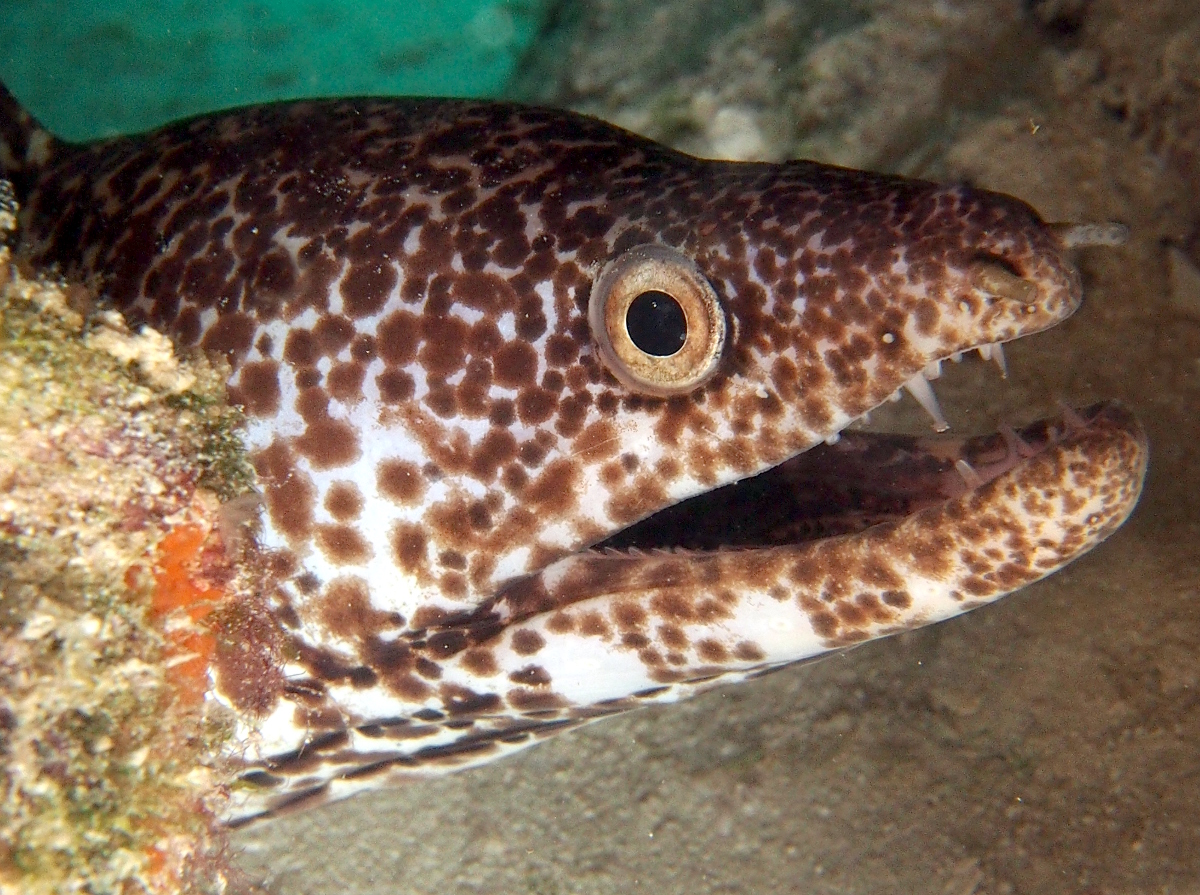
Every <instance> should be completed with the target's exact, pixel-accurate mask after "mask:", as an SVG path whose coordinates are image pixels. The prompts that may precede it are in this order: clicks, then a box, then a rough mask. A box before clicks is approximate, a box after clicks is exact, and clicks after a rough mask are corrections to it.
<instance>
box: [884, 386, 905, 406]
mask: <svg viewBox="0 0 1200 895" xmlns="http://www.w3.org/2000/svg"><path fill="white" fill-rule="evenodd" d="M903 397H904V395H902V394H900V389H896V390H895V391H894V392H892V393H891V394H890V395H888V400H889V401H891V402H892V403H893V404H895V403H896V402H897V401H899V400H900V399H901V398H903Z"/></svg>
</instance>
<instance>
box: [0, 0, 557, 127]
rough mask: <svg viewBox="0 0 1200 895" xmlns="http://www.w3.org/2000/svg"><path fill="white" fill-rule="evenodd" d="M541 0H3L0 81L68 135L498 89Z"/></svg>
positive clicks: (526, 40)
mask: <svg viewBox="0 0 1200 895" xmlns="http://www.w3.org/2000/svg"><path fill="white" fill-rule="evenodd" d="M550 6H551V4H550V3H548V2H545V0H512V2H483V0H455V2H449V0H441V2H438V0H416V2H412V0H408V2H403V0H348V2H347V0H254V2H219V0H153V2H146V0H107V2H97V0H0V78H2V79H3V80H4V82H5V83H6V84H7V85H8V86H9V88H10V89H11V90H12V91H13V93H14V94H16V95H17V96H18V97H19V98H20V99H21V101H22V102H24V103H25V105H26V106H27V108H29V109H30V111H32V112H33V113H34V114H35V115H36V116H37V117H38V118H39V119H40V120H41V121H42V122H43V123H44V124H45V125H46V126H47V127H49V128H50V129H51V130H52V131H54V132H55V133H57V134H59V135H60V136H62V137H65V138H67V139H71V140H86V139H92V138H95V137H101V136H107V135H112V134H117V133H131V132H136V131H140V130H145V129H147V128H150V127H154V126H156V125H159V124H163V123H165V122H167V121H171V120H174V119H177V118H182V117H185V116H187V115H192V114H196V113H199V112H207V111H212V110H214V109H219V108H226V107H229V106H235V105H243V104H246V103H252V102H263V101H266V100H273V99H290V98H295V97H302V96H351V95H355V94H366V93H376V94H397V95H399V94H432V95H442V96H493V95H496V94H498V93H500V92H501V91H502V90H503V89H504V87H505V85H506V84H507V82H508V79H509V78H510V77H511V76H512V74H513V71H514V68H515V66H516V63H517V61H518V60H519V59H520V57H521V54H522V53H523V52H524V51H525V50H526V48H527V47H528V46H529V44H530V43H531V42H532V40H533V38H534V37H535V36H536V34H537V33H538V31H539V30H540V28H541V26H542V23H543V22H544V20H545V17H546V16H547V15H548V8H549V7H550Z"/></svg>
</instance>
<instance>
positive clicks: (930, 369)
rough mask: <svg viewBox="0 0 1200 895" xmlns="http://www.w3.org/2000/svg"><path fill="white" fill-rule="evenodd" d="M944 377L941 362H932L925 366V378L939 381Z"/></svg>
mask: <svg viewBox="0 0 1200 895" xmlns="http://www.w3.org/2000/svg"><path fill="white" fill-rule="evenodd" d="M941 375H942V362H941V361H940V360H934V361H930V362H929V363H927V364H926V365H925V378H926V379H937V378H938V377H939V376H941Z"/></svg>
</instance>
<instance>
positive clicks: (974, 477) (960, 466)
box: [954, 459, 983, 488]
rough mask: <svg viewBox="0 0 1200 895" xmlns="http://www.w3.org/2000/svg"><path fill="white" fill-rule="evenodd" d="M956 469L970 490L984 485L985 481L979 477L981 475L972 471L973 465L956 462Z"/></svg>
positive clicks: (962, 461) (963, 461)
mask: <svg viewBox="0 0 1200 895" xmlns="http://www.w3.org/2000/svg"><path fill="white" fill-rule="evenodd" d="M954 468H955V469H956V470H958V474H959V475H960V476H962V478H963V481H964V482H966V483H967V487H968V488H978V487H979V486H980V485H982V484H983V479H981V478H980V477H979V473H977V472H976V471H975V470H974V469H972V468H971V464H970V463H968V462H967V461H966V460H961V459H960V460H955V461H954Z"/></svg>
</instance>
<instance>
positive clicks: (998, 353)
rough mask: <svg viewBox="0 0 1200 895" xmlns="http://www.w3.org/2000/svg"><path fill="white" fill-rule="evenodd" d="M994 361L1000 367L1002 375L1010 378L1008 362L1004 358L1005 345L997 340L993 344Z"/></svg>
mask: <svg viewBox="0 0 1200 895" xmlns="http://www.w3.org/2000/svg"><path fill="white" fill-rule="evenodd" d="M992 362H993V363H994V364H995V365H996V366H997V367H999V368H1000V375H1001V376H1003V377H1004V378H1005V379H1007V378H1008V362H1007V361H1006V360H1005V359H1004V346H1003V345H1001V344H1000V343H999V342H997V343H996V344H995V345H993V346H992Z"/></svg>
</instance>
